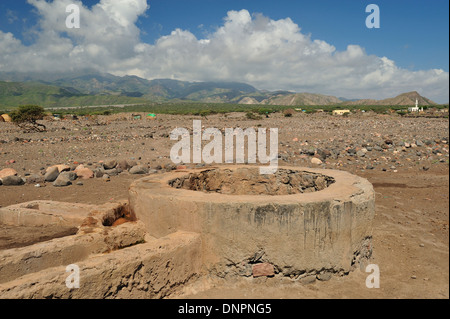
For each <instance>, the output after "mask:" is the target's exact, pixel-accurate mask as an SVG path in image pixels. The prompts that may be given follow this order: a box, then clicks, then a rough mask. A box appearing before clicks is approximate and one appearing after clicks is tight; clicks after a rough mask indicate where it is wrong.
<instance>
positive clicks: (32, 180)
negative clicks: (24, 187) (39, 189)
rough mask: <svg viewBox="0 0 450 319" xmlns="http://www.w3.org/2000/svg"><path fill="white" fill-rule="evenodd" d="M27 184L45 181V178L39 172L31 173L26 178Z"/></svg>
mask: <svg viewBox="0 0 450 319" xmlns="http://www.w3.org/2000/svg"><path fill="white" fill-rule="evenodd" d="M25 181H26V183H27V184H37V183H43V182H45V178H44V176H42V175H39V174H31V175H30V176H28V177H27V178H26V179H25Z"/></svg>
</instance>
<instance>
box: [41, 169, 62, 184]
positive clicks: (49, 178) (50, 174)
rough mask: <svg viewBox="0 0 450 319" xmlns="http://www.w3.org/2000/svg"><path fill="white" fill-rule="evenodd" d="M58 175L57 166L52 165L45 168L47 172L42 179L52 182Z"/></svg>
mask: <svg viewBox="0 0 450 319" xmlns="http://www.w3.org/2000/svg"><path fill="white" fill-rule="evenodd" d="M58 176H59V170H58V167H56V166H52V167H49V168H48V169H47V172H46V173H45V175H44V179H45V181H46V182H54V181H55V180H56V179H57V178H58Z"/></svg>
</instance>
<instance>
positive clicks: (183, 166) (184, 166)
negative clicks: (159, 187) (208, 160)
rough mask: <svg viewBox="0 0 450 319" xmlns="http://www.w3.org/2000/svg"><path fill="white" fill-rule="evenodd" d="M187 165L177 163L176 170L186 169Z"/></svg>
mask: <svg viewBox="0 0 450 319" xmlns="http://www.w3.org/2000/svg"><path fill="white" fill-rule="evenodd" d="M186 168H187V167H186V165H178V166H177V170H183V169H186Z"/></svg>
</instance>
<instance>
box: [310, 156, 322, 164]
mask: <svg viewBox="0 0 450 319" xmlns="http://www.w3.org/2000/svg"><path fill="white" fill-rule="evenodd" d="M322 163H323V162H322V161H321V160H320V159H318V158H317V157H313V158H311V164H315V165H320V164H322Z"/></svg>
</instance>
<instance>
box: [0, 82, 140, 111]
mask: <svg viewBox="0 0 450 319" xmlns="http://www.w3.org/2000/svg"><path fill="white" fill-rule="evenodd" d="M146 102H147V101H146V100H144V99H141V98H135V97H128V96H122V95H109V94H107V95H100V94H98V95H90V94H83V93H81V92H80V91H78V90H77V89H74V88H71V87H58V86H54V85H46V84H42V83H35V82H24V83H21V82H0V107H2V108H3V109H4V108H10V107H16V106H19V105H25V104H36V105H40V106H43V107H68V106H89V105H113V104H136V103H146Z"/></svg>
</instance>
